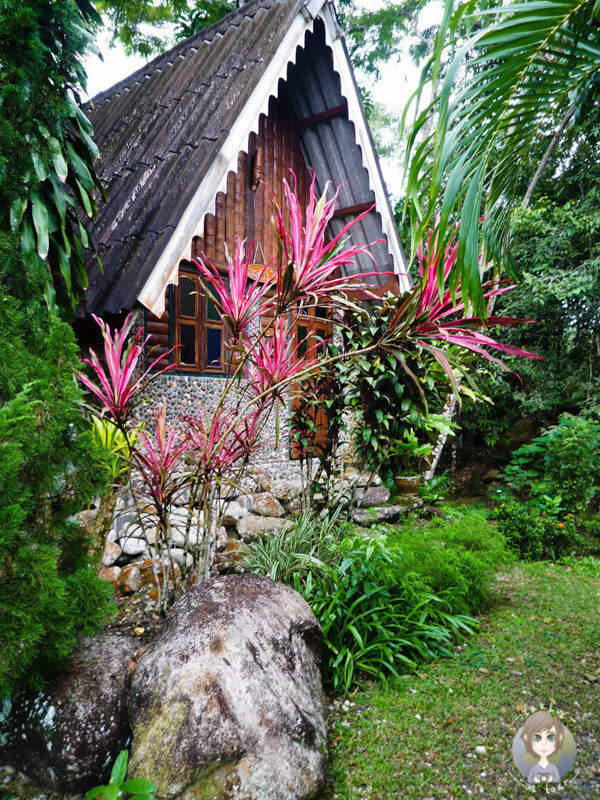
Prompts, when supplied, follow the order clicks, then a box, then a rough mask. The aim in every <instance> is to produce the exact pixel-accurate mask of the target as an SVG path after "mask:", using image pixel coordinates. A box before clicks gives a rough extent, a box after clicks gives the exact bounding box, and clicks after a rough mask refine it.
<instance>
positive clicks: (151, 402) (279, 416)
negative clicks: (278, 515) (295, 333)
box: [137, 372, 300, 480]
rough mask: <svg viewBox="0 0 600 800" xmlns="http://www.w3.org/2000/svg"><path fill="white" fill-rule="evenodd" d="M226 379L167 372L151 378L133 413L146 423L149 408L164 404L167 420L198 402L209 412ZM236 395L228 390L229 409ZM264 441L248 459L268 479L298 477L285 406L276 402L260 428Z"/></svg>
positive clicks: (215, 402)
mask: <svg viewBox="0 0 600 800" xmlns="http://www.w3.org/2000/svg"><path fill="white" fill-rule="evenodd" d="M225 383H226V379H225V378H221V377H218V376H207V375H182V374H174V373H171V372H167V373H165V374H163V375H159V376H158V378H156V379H155V380H153V381H152V382H151V383H150V385H149V386H148V388H147V390H146V394H145V397H144V398H143V400H142V402H141V403H140V406H139V407H138V409H137V416H138V418H139V419H140V420H143V421H145V422H146V423H147V424H151V422H152V411H156V410H157V409H158V408H159V406H161V405H163V404H164V403H165V401H166V403H167V414H168V419H169V420H172V419H174V418H175V416H176V415H177V414H185V413H189V412H194V411H197V409H198V405H199V404H200V405H201V407H202V408H204V409H205V412H206V413H207V414H210V413H211V412H212V411H213V410H214V409H215V408H216V405H217V403H218V401H219V398H220V397H221V393H222V391H223V388H224V386H225ZM238 401H239V395H237V396H236V395H235V393H233V392H232V393H230V397H229V398H228V402H227V404H226V407H227V408H229V409H233V408H234V406H235V404H236V403H237V402H238ZM262 438H263V439H264V440H265V442H266V444H265V446H263V447H262V448H261V449H260V450H259V451H258V452H257V454H256V456H255V457H254V458H253V459H252V463H253V464H256V465H257V466H259V467H260V468H261V470H262V471H263V472H264V473H265V474H266V475H267V476H268V477H269V478H271V479H273V480H275V479H283V478H285V479H289V480H291V479H299V477H300V466H299V463H298V462H297V461H296V460H293V459H291V458H290V429H289V409H288V408H287V407H286V406H284V405H283V404H282V403H278V404H277V406H276V407H275V409H274V410H273V411H272V413H271V415H270V417H269V419H268V422H267V424H266V426H265V428H264V431H263V437H262Z"/></svg>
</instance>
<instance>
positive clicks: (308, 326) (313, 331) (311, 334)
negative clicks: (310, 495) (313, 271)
mask: <svg viewBox="0 0 600 800" xmlns="http://www.w3.org/2000/svg"><path fill="white" fill-rule="evenodd" d="M317 308H321V306H318V307H314V306H312V307H310V308H307V309H305V310H303V312H302V313H300V314H298V313H296V312H294V313H293V314H292V329H293V336H294V338H293V342H294V347H298V346H299V344H300V343H301V342H302V341H304V340H305V341H306V352H309V353H310V352H311V351H312V352H313V353H315V356H314V357H313V358H311V361H312V360H315V359H316V358H318V357H319V356H318V349H320V348H316V347H315V346H316V345H317V344H318V342H317V337H319V338H320V339H321V340H323V339H330V338H331V336H332V334H333V321H332V319H331V312H330V310H329V309H325V316H321V315H318V314H317ZM301 329H305V330H306V335H305V336H304V335H302V336H301V335H300V331H301ZM313 348H315V349H313ZM302 355H304V353H299V357H302ZM297 385H298V384H295V386H297ZM290 411H291V412H292V414H293V412H294V399H292V404H291V409H290ZM314 422H315V423H316V425H317V433H316V436H315V439H314V442H313V443H312V445H311V450H312V452H313V455H314V454H316V453H317V452H318V450H319V448H322V447H323V446H324V444H325V443H326V437H327V430H326V427H325V426H326V422H325V421H324V420H323V419H322V414H321V413H319V410H318V411H317V416H316V419H315V420H314ZM291 434H292V432H291V431H290V458H291V459H293V460H296V459H298V458H300V453H299V451H298V448H297V446H295V444H294V442H293V439H292V435H291Z"/></svg>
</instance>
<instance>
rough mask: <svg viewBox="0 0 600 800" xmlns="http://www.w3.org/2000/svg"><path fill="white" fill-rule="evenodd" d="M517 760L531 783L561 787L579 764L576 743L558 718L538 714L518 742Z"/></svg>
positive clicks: (525, 728) (533, 715) (527, 722)
mask: <svg viewBox="0 0 600 800" xmlns="http://www.w3.org/2000/svg"><path fill="white" fill-rule="evenodd" d="M523 745H524V747H523ZM513 758H514V760H515V764H516V765H517V767H518V768H519V771H520V772H521V773H522V774H523V775H525V776H526V777H527V781H528V783H559V782H560V779H561V776H562V775H564V774H565V772H567V771H568V770H569V769H571V767H572V766H573V762H574V761H575V742H574V740H573V737H572V735H571V733H570V732H569V731H568V730H567V728H565V726H564V725H563V724H562V722H561V721H560V719H558V717H553V716H552V714H549V713H548V712H547V711H536V712H535V714H532V715H531V716H530V717H529V718H528V719H527V721H526V722H525V724H524V725H523V727H522V728H521V730H520V731H519V732H518V733H517V735H516V736H515V738H514V741H513ZM534 759H535V763H533V764H532V763H531V762H532V760H534Z"/></svg>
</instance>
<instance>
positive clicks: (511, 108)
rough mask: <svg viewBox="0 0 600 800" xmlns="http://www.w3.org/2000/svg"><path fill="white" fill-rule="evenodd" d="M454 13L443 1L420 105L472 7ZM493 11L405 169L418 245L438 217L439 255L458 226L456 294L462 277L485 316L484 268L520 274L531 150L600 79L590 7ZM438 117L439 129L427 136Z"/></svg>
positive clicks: (563, 2) (543, 2) (433, 108)
mask: <svg viewBox="0 0 600 800" xmlns="http://www.w3.org/2000/svg"><path fill="white" fill-rule="evenodd" d="M452 8H453V2H452V0H446V10H445V16H444V22H443V24H442V26H441V27H440V32H439V35H438V39H437V40H436V45H435V49H434V53H433V55H432V57H431V59H430V61H429V63H428V64H427V65H426V67H425V69H424V71H423V77H422V80H421V85H420V86H419V89H418V90H417V92H416V93H415V97H416V99H420V98H421V97H422V96H423V93H424V91H425V90H426V89H427V90H429V89H428V87H430V85H431V83H432V80H434V79H435V75H436V74H437V73H438V72H439V70H440V65H441V63H442V59H443V54H444V48H445V47H446V46H447V44H448V42H449V40H450V41H451V42H452V37H453V31H454V30H455V29H456V26H457V24H458V21H459V20H460V19H464V18H465V16H466V14H468V12H469V11H470V8H471V4H469V3H464V4H462V5H460V6H459V7H458V9H457V10H456V11H455V13H454V16H450V15H449V11H450V10H451V9H452ZM491 13H493V14H494V16H493V18H491V21H490V24H488V25H487V26H486V27H484V28H483V29H482V30H480V31H479V32H478V33H477V34H476V35H475V36H473V37H472V38H471V39H470V40H469V41H468V42H467V43H466V44H464V45H463V46H462V47H460V49H459V50H458V51H457V52H456V55H455V56H454V58H453V59H452V60H451V62H450V65H449V67H448V68H447V70H446V73H445V77H444V81H443V83H442V86H441V88H440V91H439V93H438V95H437V97H435V99H434V100H433V101H432V102H431V103H430V104H428V105H427V107H426V108H424V109H422V110H420V111H418V112H417V113H416V116H415V120H414V122H413V125H412V128H411V131H410V134H409V139H408V152H407V160H406V165H405V170H406V175H407V194H406V207H407V210H408V213H409V216H410V221H411V227H412V241H413V243H416V242H418V241H419V240H420V239H421V238H422V236H423V235H424V233H425V231H426V229H427V228H428V227H429V226H430V225H431V224H432V222H433V220H434V219H435V218H436V216H437V215H439V221H438V223H437V230H438V239H437V248H438V252H440V253H442V252H444V249H445V248H446V247H447V245H448V244H449V242H450V241H451V240H452V239H453V238H454V236H455V233H456V232H455V225H456V223H457V221H459V220H460V223H461V224H460V228H459V234H458V237H459V249H458V259H457V264H456V267H455V270H454V273H453V275H452V277H451V286H454V287H455V286H457V285H458V281H459V279H460V282H461V285H462V291H463V295H468V296H469V297H470V298H471V300H472V301H473V304H474V307H475V310H476V313H478V314H480V315H481V314H485V303H484V299H483V296H482V293H481V265H482V264H484V265H487V264H488V263H489V261H490V260H493V261H494V262H495V263H496V264H497V265H501V264H502V265H503V266H504V267H505V268H506V269H507V270H508V272H509V273H511V272H512V273H514V271H515V270H514V265H513V263H512V261H511V258H510V250H509V247H508V246H507V245H508V229H509V224H510V216H511V211H512V209H513V207H514V206H515V204H516V202H517V200H518V198H517V180H518V178H519V176H520V175H522V173H523V171H524V169H526V167H527V166H528V164H529V156H530V153H531V150H532V146H533V145H534V143H535V142H536V141H538V140H539V139H540V138H543V137H544V136H545V135H546V134H547V132H548V130H549V128H550V127H552V126H553V125H554V123H555V120H556V119H557V118H558V117H560V116H563V115H564V114H565V112H566V111H567V110H568V109H569V107H570V106H571V105H572V104H573V102H574V98H576V97H577V96H578V95H579V94H580V93H581V92H582V90H583V88H584V87H585V85H586V83H587V82H588V81H589V80H590V78H591V77H593V76H594V75H595V74H596V73H598V72H599V71H600V29H599V27H598V25H597V22H596V16H597V12H596V10H595V3H594V2H592V0H529V1H528V0H520V1H519V0H517V1H516V2H513V3H510V4H509V5H506V6H505V7H502V8H497V9H494V10H493V11H492V12H491ZM431 115H434V117H435V119H436V124H435V126H434V127H433V130H432V131H431V132H430V133H427V123H428V120H429V119H430V118H431ZM424 132H425V133H424ZM482 220H483V221H482ZM414 250H415V248H414V247H413V252H414ZM482 255H483V257H481V256H482Z"/></svg>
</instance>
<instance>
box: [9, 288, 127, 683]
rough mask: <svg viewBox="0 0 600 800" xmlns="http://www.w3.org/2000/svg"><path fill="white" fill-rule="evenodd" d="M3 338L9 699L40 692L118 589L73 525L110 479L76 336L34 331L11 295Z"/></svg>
mask: <svg viewBox="0 0 600 800" xmlns="http://www.w3.org/2000/svg"><path fill="white" fill-rule="evenodd" d="M33 305H34V304H33V303H32V304H31V306H33ZM29 311H33V309H32V308H31V307H30V308H29ZM0 337H1V341H0V344H1V345H2V346H0V403H1V405H0V641H1V642H2V652H1V657H0V697H4V696H5V695H8V694H10V693H11V692H12V691H13V690H14V688H15V687H16V686H17V685H19V684H21V685H23V684H25V685H30V686H39V685H40V684H41V683H43V681H44V680H45V679H46V678H48V677H49V676H50V674H51V673H52V671H53V670H54V669H55V668H56V667H57V665H58V664H59V663H60V662H61V661H63V660H64V659H66V658H67V657H68V656H69V655H70V653H71V651H72V649H73V647H74V645H75V640H76V636H77V635H78V634H79V633H82V632H90V631H91V630H92V629H93V628H94V627H97V625H98V624H99V623H100V622H101V621H102V619H103V618H105V617H106V615H107V612H108V609H109V608H110V604H111V602H112V588H111V586H110V585H109V584H108V583H107V582H106V581H103V580H101V579H100V578H99V577H98V576H97V574H96V572H95V569H94V568H93V567H90V566H89V565H88V560H89V557H88V539H87V534H86V532H85V530H84V529H83V528H81V527H80V526H79V525H78V524H76V523H75V522H74V521H73V515H74V514H76V513H77V512H78V511H81V509H82V508H85V507H86V505H87V504H88V503H89V502H90V501H91V500H92V499H93V498H94V497H96V496H97V495H98V493H99V492H100V491H101V490H102V486H103V482H104V475H103V470H102V468H101V467H100V465H99V462H98V461H97V460H96V457H95V454H96V449H95V447H94V445H93V442H92V438H91V435H90V433H89V430H88V426H87V424H86V422H85V420H84V419H83V417H82V416H81V414H80V413H79V407H78V403H79V402H80V400H81V393H80V391H79V389H78V387H77V386H76V385H75V381H74V369H75V368H76V366H77V365H78V359H77V355H76V347H75V342H74V339H73V333H72V331H71V329H70V327H69V326H68V325H66V324H64V323H59V322H57V321H53V322H51V323H46V324H44V325H42V324H40V326H39V327H38V326H37V325H34V323H33V322H32V321H31V317H27V316H26V315H25V314H24V313H22V312H20V311H19V309H18V304H17V303H16V301H14V300H13V299H12V298H10V297H4V298H2V302H0ZM4 345H6V346H4Z"/></svg>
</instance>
